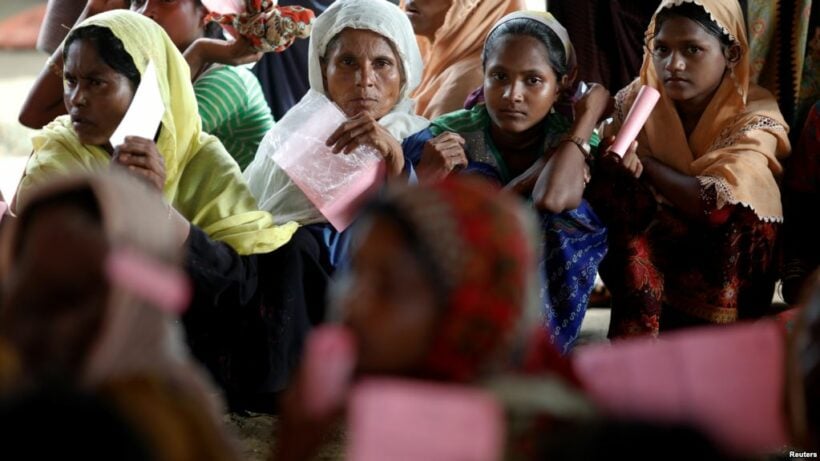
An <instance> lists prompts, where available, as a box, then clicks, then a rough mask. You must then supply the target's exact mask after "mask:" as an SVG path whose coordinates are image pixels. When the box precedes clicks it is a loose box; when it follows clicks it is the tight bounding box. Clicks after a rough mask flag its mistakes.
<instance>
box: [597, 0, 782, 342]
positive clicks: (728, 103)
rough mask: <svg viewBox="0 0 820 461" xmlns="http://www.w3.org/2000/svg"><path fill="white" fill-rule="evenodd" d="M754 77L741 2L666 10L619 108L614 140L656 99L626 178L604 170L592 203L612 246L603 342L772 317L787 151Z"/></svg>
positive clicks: (773, 108)
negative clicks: (642, 103)
mask: <svg viewBox="0 0 820 461" xmlns="http://www.w3.org/2000/svg"><path fill="white" fill-rule="evenodd" d="M749 76H750V64H749V46H748V41H747V39H746V30H745V25H744V22H743V12H742V10H741V8H740V5H739V4H738V2H737V1H735V0H732V1H725V0H724V1H717V0H697V1H693V0H688V1H680V0H665V1H664V2H662V3H661V5H660V7H659V8H658V10H657V12H656V13H655V16H654V17H653V18H652V22H651V23H650V24H649V29H648V31H647V51H646V54H645V56H644V63H643V67H642V69H641V75H640V78H638V79H636V80H635V81H634V82H632V83H631V84H630V85H628V86H627V87H626V88H624V89H623V90H621V91H620V92H619V93H618V95H617V96H616V98H615V99H616V103H615V116H614V119H615V123H614V125H613V126H612V128H613V129H611V130H609V131H610V132H612V133H614V132H616V130H617V129H618V127H619V126H620V124H621V123H622V122H623V120H624V117H625V115H626V114H627V113H628V111H629V110H630V107H631V106H632V105H633V103H634V101H635V98H636V96H637V93H638V90H639V89H640V87H641V85H648V86H651V87H653V88H655V89H657V90H658V91H659V92H660V93H661V99H660V101H659V102H658V104H657V106H655V108H654V110H653V111H652V114H651V115H650V117H649V120H648V121H647V122H646V125H645V126H644V127H643V130H642V131H641V132H640V135H639V136H638V142H637V148H636V145H633V146H632V148H631V150H630V152H628V153H627V154H626V156H625V157H624V158H623V160H622V161H620V162H619V163H620V165H621V166H626V169H627V170H629V171H628V172H627V173H626V174H624V173H625V171H624V169H623V168H620V167H619V168H615V169H614V171H612V172H608V170H607V169H606V168H602V169H601V171H600V172H596V173H595V174H593V183H591V184H590V188H589V190H588V192H589V193H590V194H591V198H590V201H591V203H592V204H593V208H594V209H595V211H596V212H599V213H600V214H601V218H603V219H604V221H605V222H606V224H607V229H608V232H609V251H608V253H607V256H606V257H605V258H604V260H603V262H602V263H601V266H600V269H599V270H600V272H601V276H602V278H603V279H604V282H605V283H606V285H607V287H608V288H609V289H610V291H611V292H612V323H611V325H610V332H609V333H610V336H613V337H623V336H632V335H638V334H654V335H656V334H658V331H659V329H660V330H664V329H668V328H674V327H679V326H686V325H692V324H699V323H729V322H733V321H735V320H737V319H742V318H749V317H757V316H760V315H763V314H765V313H766V312H767V310H768V309H769V306H770V305H771V300H772V293H773V290H774V282H775V278H776V274H775V273H774V269H775V267H774V266H775V264H774V261H775V258H774V250H775V244H776V241H777V236H778V233H779V231H780V226H781V224H780V223H782V221H783V209H782V206H781V202H780V191H779V189H778V185H777V180H776V178H777V177H779V176H780V174H781V173H782V167H781V164H780V159H781V158H782V157H784V156H785V155H787V154H788V152H789V151H790V146H789V140H788V137H787V130H788V126H787V125H786V122H785V121H784V120H783V116H782V115H781V113H780V110H779V109H778V107H777V101H776V100H775V99H774V97H773V96H772V95H771V93H769V92H768V91H766V90H764V89H763V88H760V87H759V86H757V85H755V84H753V83H751V82H750V77H749ZM605 134H610V133H605ZM636 149H637V150H636ZM636 154H637V155H636ZM603 163H606V162H603ZM638 177H639V178H640V179H635V178H638ZM596 183H597V185H596ZM596 191H597V192H596ZM596 197H597V198H596Z"/></svg>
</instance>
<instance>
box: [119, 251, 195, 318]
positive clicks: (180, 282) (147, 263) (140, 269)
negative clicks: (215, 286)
mask: <svg viewBox="0 0 820 461" xmlns="http://www.w3.org/2000/svg"><path fill="white" fill-rule="evenodd" d="M105 271H106V275H107V276H108V279H109V282H110V283H111V284H112V285H114V286H116V287H118V288H120V289H122V290H125V291H126V292H128V293H130V294H131V295H133V296H136V297H137V298H140V299H142V300H144V301H147V302H149V303H151V304H152V305H154V306H156V307H158V308H160V309H162V310H163V311H166V312H169V313H171V314H175V315H178V314H181V313H182V312H184V311H185V309H186V308H187V307H188V303H189V302H190V300H191V286H190V283H189V281H188V277H187V276H186V275H185V274H184V273H182V272H181V271H179V270H177V269H175V268H172V267H170V266H167V265H165V264H162V263H160V262H158V261H155V260H153V259H151V258H149V257H147V256H145V255H143V254H142V253H139V252H137V251H134V250H131V249H128V248H118V249H115V250H113V251H112V252H111V254H110V255H109V256H108V258H107V260H106V264H105Z"/></svg>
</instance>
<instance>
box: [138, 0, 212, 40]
mask: <svg viewBox="0 0 820 461" xmlns="http://www.w3.org/2000/svg"><path fill="white" fill-rule="evenodd" d="M131 11H136V12H137V13H139V14H141V15H143V16H147V17H149V18H151V19H153V20H154V21H156V23H157V24H159V25H160V26H162V28H163V29H165V32H166V33H167V34H168V36H169V37H171V41H172V42H174V45H176V46H177V49H179V51H185V50H186V49H187V48H188V46H189V45H190V44H191V43H193V41H194V40H196V39H198V38H201V37H203V36H204V35H205V15H207V14H208V11H207V10H205V8H203V7H202V6H201V5H200V4H199V3H198V2H197V1H196V0H132V2H131Z"/></svg>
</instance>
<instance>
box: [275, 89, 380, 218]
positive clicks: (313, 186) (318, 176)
mask: <svg viewBox="0 0 820 461" xmlns="http://www.w3.org/2000/svg"><path fill="white" fill-rule="evenodd" d="M311 94H312V93H311ZM308 97H310V96H308ZM292 110H298V111H304V115H303V116H302V117H294V116H291V117H289V118H287V119H283V120H282V122H280V126H279V127H278V128H280V129H279V130H276V131H277V132H285V133H287V137H283V139H281V140H272V141H271V142H273V143H274V145H277V144H278V145H279V147H278V148H277V149H276V150H275V152H274V154H273V160H274V161H275V162H276V163H277V164H279V166H280V167H281V168H282V169H283V170H284V171H285V173H287V175H288V176H289V177H290V179H291V180H292V181H293V182H294V183H295V184H296V185H297V186H298V187H299V189H301V191H302V192H303V193H304V194H305V196H307V198H308V199H309V200H310V201H311V203H313V205H314V206H315V207H316V208H317V209H318V210H319V211H320V212H321V213H322V215H323V216H324V217H325V218H326V219H327V220H328V222H330V224H332V225H333V227H334V228H336V230H338V231H340V232H341V231H343V230H345V229H346V228H347V227H348V226H349V225H350V223H352V222H353V220H354V219H355V218H356V215H357V214H358V212H359V210H360V209H361V207H362V205H363V203H364V202H365V201H366V200H367V197H368V196H369V195H371V194H372V193H373V191H375V190H376V189H378V187H379V186H380V185H381V184H382V182H383V180H382V178H384V167H383V166H382V161H381V156H380V155H379V153H378V152H377V151H376V150H375V149H374V148H372V147H369V146H360V147H358V148H356V149H355V150H354V151H353V152H351V153H349V154H344V153H339V154H334V153H333V150H332V147H328V146H327V145H326V144H325V143H326V141H327V139H328V138H329V137H330V135H332V134H333V132H334V131H336V129H337V128H338V127H339V125H341V124H342V123H343V122H344V121H345V120H346V118H345V115H344V113H343V112H342V111H341V110H340V109H339V108H338V107H337V106H336V105H335V104H333V103H332V102H331V101H330V100H329V99H327V98H326V97H324V96H322V95H316V96H314V97H313V98H312V99H310V100H303V101H302V102H301V103H300V104H299V106H298V107H297V108H294V109H292ZM301 119H304V120H305V121H304V122H303V123H294V126H293V127H283V126H281V124H282V123H288V120H290V121H292V120H301ZM285 128H287V129H285Z"/></svg>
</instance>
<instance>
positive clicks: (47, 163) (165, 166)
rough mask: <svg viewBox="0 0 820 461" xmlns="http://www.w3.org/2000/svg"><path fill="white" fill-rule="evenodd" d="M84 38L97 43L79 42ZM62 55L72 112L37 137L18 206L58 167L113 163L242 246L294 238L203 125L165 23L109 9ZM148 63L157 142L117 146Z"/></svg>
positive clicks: (261, 246) (254, 249)
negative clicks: (155, 98) (260, 205)
mask: <svg viewBox="0 0 820 461" xmlns="http://www.w3.org/2000/svg"><path fill="white" fill-rule="evenodd" d="M105 31H108V32H105ZM100 34H104V35H107V36H113V37H114V38H116V39H117V40H118V41H119V42H120V45H119V50H117V49H111V48H109V47H106V46H101V44H102V43H105V40H107V39H106V38H101V37H100V36H99V35H100ZM82 42H88V43H92V44H94V45H96V46H77V45H79V44H81V43H82ZM118 51H119V53H118ZM122 51H124V52H125V53H122ZM124 54H126V55H127V56H129V57H130V58H131V59H130V62H129V60H128V59H124V58H123V55H124ZM64 55H65V60H66V63H65V84H64V88H65V91H64V101H65V105H66V108H67V109H68V112H69V115H66V116H61V117H58V118H57V119H55V120H54V121H53V122H52V123H50V124H49V125H47V126H46V127H44V128H43V130H42V132H41V133H39V134H38V135H37V136H35V137H34V139H33V141H32V142H33V145H34V152H33V154H32V156H31V158H30V159H29V162H28V165H27V166H26V171H25V175H24V177H23V179H22V181H21V183H20V186H19V188H18V191H17V196H16V202H17V203H18V204H19V205H22V202H25V200H27V197H28V195H29V194H30V191H31V189H32V188H33V187H34V186H36V185H38V184H42V183H46V182H48V181H49V179H50V178H52V177H53V175H55V174H66V173H71V172H76V171H94V170H99V169H101V168H106V167H108V166H109V164H112V163H114V164H119V165H121V166H124V167H127V168H129V169H130V170H132V171H135V172H136V173H137V174H141V175H143V176H145V177H146V178H147V179H148V180H149V181H151V182H152V183H153V184H155V185H156V186H157V187H158V188H159V189H161V190H162V191H163V195H164V197H165V199H166V200H167V202H168V203H169V204H170V205H172V206H173V208H174V209H176V211H177V212H178V214H179V215H181V217H183V218H184V219H185V220H187V221H189V222H190V223H191V224H193V225H195V226H198V227H200V228H202V230H204V231H205V232H206V233H207V234H208V235H209V236H210V237H212V238H213V239H216V240H220V241H223V242H225V243H228V244H229V245H231V247H233V248H234V249H235V250H236V251H237V252H238V253H239V254H254V253H262V252H269V251H272V250H274V249H276V248H278V247H279V246H281V245H282V244H284V243H286V242H287V241H288V240H289V239H290V237H291V235H292V234H293V232H295V230H296V227H297V225H296V224H295V223H289V224H285V225H283V226H279V227H277V226H275V225H274V224H273V220H272V218H271V216H270V214H268V213H266V212H261V211H258V210H257V207H256V202H255V200H254V198H253V196H251V194H250V192H249V191H248V188H247V186H246V185H245V183H244V181H243V180H242V175H241V172H240V171H239V168H238V167H237V166H236V165H235V164H234V162H233V161H232V159H231V157H230V155H229V154H228V153H227V152H226V151H225V148H224V147H223V146H222V144H221V143H220V142H219V141H218V140H217V139H216V138H215V137H213V136H210V135H208V134H206V133H203V132H202V125H201V122H200V118H199V115H198V113H197V105H196V98H195V96H194V91H193V87H192V86H191V79H190V74H189V69H188V65H187V64H186V62H185V60H184V59H183V57H182V55H181V54H180V53H179V51H177V49H176V47H175V46H174V44H173V42H172V41H171V40H170V38H168V35H167V34H166V33H165V32H164V31H163V30H162V28H161V27H159V26H158V25H156V23H154V22H153V21H151V20H150V19H147V18H142V17H140V15H138V14H136V13H130V12H126V11H111V12H107V13H103V14H100V15H97V16H94V17H92V18H90V19H88V20H86V21H84V22H82V23H81V24H79V25H78V26H77V27H76V28H75V29H74V33H72V34H71V35H70V37H69V38H68V39H67V41H66V44H65V47H64ZM149 61H151V62H153V63H154V65H155V66H156V75H157V79H158V83H159V87H160V93H161V95H162V101H163V103H164V105H165V112H164V114H163V116H162V124H161V127H160V130H159V135H158V136H157V137H156V142H154V141H152V140H148V139H137V138H131V139H127V140H126V142H125V144H123V145H122V146H111V145H110V143H109V141H108V140H109V138H110V137H111V134H113V132H114V130H115V129H116V127H117V126H118V125H119V123H120V121H121V120H122V117H123V116H124V115H125V111H126V110H127V109H128V107H129V105H130V102H131V99H132V98H133V96H134V92H135V90H136V87H137V85H138V84H139V82H140V79H141V75H142V73H143V72H144V71H145V68H146V66H147V65H148V62H149ZM112 160H113V162H112Z"/></svg>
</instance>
